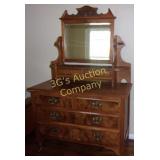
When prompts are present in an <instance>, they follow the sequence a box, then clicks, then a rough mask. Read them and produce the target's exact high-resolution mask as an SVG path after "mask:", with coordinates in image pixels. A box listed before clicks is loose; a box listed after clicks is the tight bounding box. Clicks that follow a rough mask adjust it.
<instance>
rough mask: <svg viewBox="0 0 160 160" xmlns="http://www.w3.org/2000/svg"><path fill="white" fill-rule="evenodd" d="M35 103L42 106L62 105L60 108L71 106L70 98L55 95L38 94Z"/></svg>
mask: <svg viewBox="0 0 160 160" xmlns="http://www.w3.org/2000/svg"><path fill="white" fill-rule="evenodd" d="M35 103H36V104H43V105H44V106H53V107H62V108H68V109H69V108H72V100H71V99H69V98H68V99H64V98H60V97H56V96H43V95H39V96H37V97H36V100H35Z"/></svg>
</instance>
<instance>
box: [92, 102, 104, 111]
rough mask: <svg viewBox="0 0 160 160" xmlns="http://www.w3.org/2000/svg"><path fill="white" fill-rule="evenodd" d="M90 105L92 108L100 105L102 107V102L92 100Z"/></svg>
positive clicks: (97, 107)
mask: <svg viewBox="0 0 160 160" xmlns="http://www.w3.org/2000/svg"><path fill="white" fill-rule="evenodd" d="M91 106H92V108H94V109H99V108H100V107H102V103H100V102H99V101H92V102H91Z"/></svg>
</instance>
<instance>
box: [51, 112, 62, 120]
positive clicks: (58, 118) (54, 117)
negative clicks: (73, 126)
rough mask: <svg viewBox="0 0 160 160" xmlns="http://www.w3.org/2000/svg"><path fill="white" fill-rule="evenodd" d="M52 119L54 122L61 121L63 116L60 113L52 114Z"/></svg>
mask: <svg viewBox="0 0 160 160" xmlns="http://www.w3.org/2000/svg"><path fill="white" fill-rule="evenodd" d="M50 118H51V119H53V120H60V119H61V115H60V113H58V112H50Z"/></svg>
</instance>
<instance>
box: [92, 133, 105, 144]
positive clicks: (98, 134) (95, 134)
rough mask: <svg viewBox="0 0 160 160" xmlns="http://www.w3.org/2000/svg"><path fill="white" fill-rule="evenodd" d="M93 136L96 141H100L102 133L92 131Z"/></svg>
mask: <svg viewBox="0 0 160 160" xmlns="http://www.w3.org/2000/svg"><path fill="white" fill-rule="evenodd" d="M93 136H94V138H95V140H96V141H97V142H100V141H101V140H102V139H103V135H102V133H100V132H93Z"/></svg>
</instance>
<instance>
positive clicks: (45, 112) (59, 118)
mask: <svg viewBox="0 0 160 160" xmlns="http://www.w3.org/2000/svg"><path fill="white" fill-rule="evenodd" d="M37 118H38V121H39V122H65V123H73V124H80V125H88V126H96V127H106V128H112V129H118V128H119V116H114V115H113V116H112V115H110V116H106V115H97V114H86V113H78V112H65V111H60V110H55V109H53V108H51V107H38V116H37Z"/></svg>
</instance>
